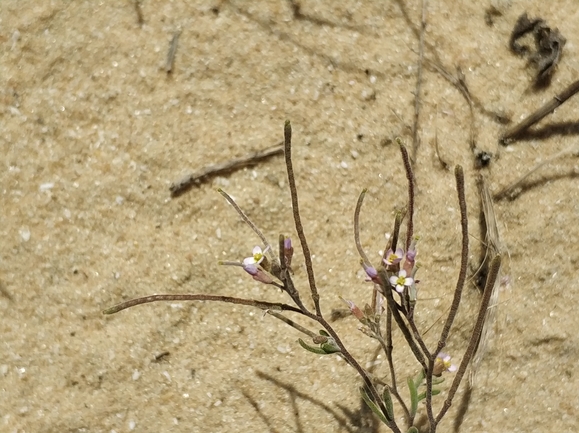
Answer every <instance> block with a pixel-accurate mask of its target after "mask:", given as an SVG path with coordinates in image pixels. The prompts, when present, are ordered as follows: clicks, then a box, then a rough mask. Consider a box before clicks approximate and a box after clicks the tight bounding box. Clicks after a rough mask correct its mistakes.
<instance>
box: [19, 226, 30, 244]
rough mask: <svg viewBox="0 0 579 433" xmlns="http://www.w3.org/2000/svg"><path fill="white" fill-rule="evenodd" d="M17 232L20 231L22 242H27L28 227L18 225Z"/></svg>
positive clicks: (28, 238)
mask: <svg viewBox="0 0 579 433" xmlns="http://www.w3.org/2000/svg"><path fill="white" fill-rule="evenodd" d="M18 233H20V237H21V238H22V240H23V241H24V242H28V241H29V240H30V229H29V228H28V227H26V226H24V227H20V230H18Z"/></svg>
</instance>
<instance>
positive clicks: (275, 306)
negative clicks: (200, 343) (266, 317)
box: [103, 294, 304, 314]
mask: <svg viewBox="0 0 579 433" xmlns="http://www.w3.org/2000/svg"><path fill="white" fill-rule="evenodd" d="M157 301H215V302H226V303H230V304H240V305H249V306H250V307H256V308H260V309H262V310H278V311H293V312H295V313H300V314H304V313H303V312H302V311H301V310H300V309H299V308H296V307H292V306H291V305H287V304H282V303H278V302H265V301H256V300H254V299H243V298H233V297H231V296H217V295H204V294H199V295H194V294H175V295H171V294H168V295H151V296H144V297H142V298H136V299H131V300H130V301H125V302H121V303H120V304H117V305H115V306H113V307H110V308H107V309H106V310H104V311H103V314H115V313H118V312H119V311H122V310H125V309H127V308H131V307H134V306H135V305H141V304H148V303H150V302H157Z"/></svg>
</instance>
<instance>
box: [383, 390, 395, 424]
mask: <svg viewBox="0 0 579 433" xmlns="http://www.w3.org/2000/svg"><path fill="white" fill-rule="evenodd" d="M382 400H383V401H384V406H386V412H387V414H386V416H387V418H388V421H394V406H393V405H392V397H391V396H390V390H389V389H388V387H387V386H386V387H384V392H383V393H382Z"/></svg>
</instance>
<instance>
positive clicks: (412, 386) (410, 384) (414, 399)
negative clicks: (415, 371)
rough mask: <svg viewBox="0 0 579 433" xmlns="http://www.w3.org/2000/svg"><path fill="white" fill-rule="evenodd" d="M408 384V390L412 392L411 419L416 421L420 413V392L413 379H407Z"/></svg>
mask: <svg viewBox="0 0 579 433" xmlns="http://www.w3.org/2000/svg"><path fill="white" fill-rule="evenodd" d="M406 383H408V389H409V390H410V418H411V419H414V417H415V416H416V412H417V411H418V390H417V389H416V385H415V384H414V381H413V380H412V378H411V377H409V378H408V379H406Z"/></svg>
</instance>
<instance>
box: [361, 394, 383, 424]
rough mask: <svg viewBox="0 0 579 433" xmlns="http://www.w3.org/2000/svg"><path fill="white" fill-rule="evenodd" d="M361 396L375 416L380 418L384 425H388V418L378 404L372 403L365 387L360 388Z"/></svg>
mask: <svg viewBox="0 0 579 433" xmlns="http://www.w3.org/2000/svg"><path fill="white" fill-rule="evenodd" d="M360 394H362V399H363V400H364V401H365V402H366V404H367V405H368V407H369V408H370V410H371V411H372V412H374V414H376V416H377V417H378V418H380V421H382V422H383V423H384V424H388V420H387V419H386V417H385V416H384V414H383V413H382V411H381V410H380V408H379V407H378V405H376V403H374V402H373V401H372V399H371V398H370V396H369V395H368V393H367V392H366V390H365V389H364V388H363V387H361V388H360Z"/></svg>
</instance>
